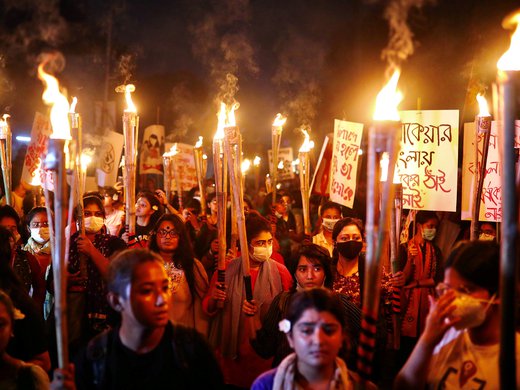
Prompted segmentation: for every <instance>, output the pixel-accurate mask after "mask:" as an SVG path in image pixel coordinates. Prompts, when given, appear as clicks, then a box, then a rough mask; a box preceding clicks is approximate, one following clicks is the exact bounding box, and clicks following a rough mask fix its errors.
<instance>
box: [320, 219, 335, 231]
mask: <svg viewBox="0 0 520 390" xmlns="http://www.w3.org/2000/svg"><path fill="white" fill-rule="evenodd" d="M338 221H339V220H338V219H332V218H323V221H322V222H321V226H323V229H325V230H328V231H329V232H331V231H332V229H334V225H335V224H336V222H338Z"/></svg>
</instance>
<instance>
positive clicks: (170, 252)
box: [149, 214, 209, 336]
mask: <svg viewBox="0 0 520 390" xmlns="http://www.w3.org/2000/svg"><path fill="white" fill-rule="evenodd" d="M149 248H150V250H152V251H154V252H156V253H158V254H159V255H160V256H161V257H162V259H163V260H164V266H165V269H166V273H167V274H168V276H169V278H170V281H171V283H170V288H171V301H170V302H169V305H168V307H169V318H170V321H172V322H173V323H174V324H179V325H184V326H187V327H190V328H195V329H197V330H198V331H199V332H200V333H201V334H203V335H204V336H207V333H208V318H207V316H206V314H205V313H204V311H203V310H202V299H203V298H204V296H205V295H206V293H207V292H208V287H209V284H208V276H207V275H206V271H205V270H204V266H203V265H202V263H201V262H200V261H199V260H197V259H196V258H195V257H194V255H193V249H192V247H191V244H190V241H189V239H188V233H187V231H186V227H185V225H184V222H183V221H182V220H181V219H180V218H179V217H178V216H176V215H172V214H165V215H163V216H162V217H161V218H160V219H159V220H158V221H157V223H156V225H155V229H154V232H153V233H152V235H151V236H150V245H149Z"/></svg>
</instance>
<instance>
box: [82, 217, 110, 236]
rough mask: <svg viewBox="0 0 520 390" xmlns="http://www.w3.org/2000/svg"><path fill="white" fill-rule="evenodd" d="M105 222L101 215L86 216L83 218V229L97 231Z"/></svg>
mask: <svg viewBox="0 0 520 390" xmlns="http://www.w3.org/2000/svg"><path fill="white" fill-rule="evenodd" d="M104 223H105V220H104V219H103V218H101V217H95V216H94V217H87V218H85V231H86V232H87V233H97V232H99V231H100V230H101V229H102V228H103V225H104Z"/></svg>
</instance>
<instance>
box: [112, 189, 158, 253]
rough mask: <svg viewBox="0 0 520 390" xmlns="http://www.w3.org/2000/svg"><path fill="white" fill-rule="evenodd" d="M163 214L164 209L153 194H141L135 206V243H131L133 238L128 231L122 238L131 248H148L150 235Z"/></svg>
mask: <svg viewBox="0 0 520 390" xmlns="http://www.w3.org/2000/svg"><path fill="white" fill-rule="evenodd" d="M163 213H164V212H163V208H162V206H161V204H160V202H159V200H158V199H157V198H156V197H155V196H154V194H153V193H151V192H140V193H139V194H138V195H137V202H136V204H135V216H136V225H135V242H133V241H130V239H131V238H132V237H129V235H128V232H126V231H125V232H124V233H123V234H122V236H121V238H122V239H123V240H124V241H125V242H126V243H127V244H128V245H130V246H131V247H146V246H147V245H148V239H149V238H150V233H151V231H152V229H153V227H154V226H155V223H156V222H157V220H158V219H159V218H160V217H161V215H163Z"/></svg>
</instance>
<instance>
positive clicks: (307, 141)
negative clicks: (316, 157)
mask: <svg viewBox="0 0 520 390" xmlns="http://www.w3.org/2000/svg"><path fill="white" fill-rule="evenodd" d="M302 133H303V135H304V136H305V140H304V141H303V144H302V146H301V147H300V152H301V153H305V152H309V151H310V150H311V149H312V148H314V141H311V140H310V138H309V133H308V132H307V130H305V129H302Z"/></svg>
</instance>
